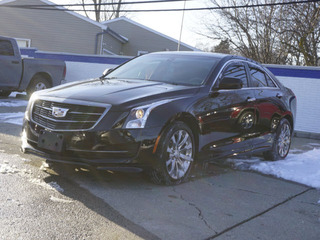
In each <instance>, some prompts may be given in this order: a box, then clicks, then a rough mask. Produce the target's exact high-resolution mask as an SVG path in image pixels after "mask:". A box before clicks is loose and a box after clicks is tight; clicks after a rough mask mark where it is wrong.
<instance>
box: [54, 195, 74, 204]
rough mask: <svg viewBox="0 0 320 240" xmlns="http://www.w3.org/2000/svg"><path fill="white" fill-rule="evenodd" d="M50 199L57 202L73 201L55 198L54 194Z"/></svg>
mask: <svg viewBox="0 0 320 240" xmlns="http://www.w3.org/2000/svg"><path fill="white" fill-rule="evenodd" d="M50 200H51V201H53V202H59V203H73V202H74V201H71V200H66V199H62V198H57V197H54V196H51V197H50Z"/></svg>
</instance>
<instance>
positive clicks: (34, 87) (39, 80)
mask: <svg viewBox="0 0 320 240" xmlns="http://www.w3.org/2000/svg"><path fill="white" fill-rule="evenodd" d="M50 87H52V86H51V84H50V83H49V81H48V80H47V79H45V78H44V77H41V76H38V77H35V78H34V79H33V80H32V82H31V83H30V85H29V86H28V88H27V94H28V96H31V94H32V93H33V92H36V91H39V90H43V89H47V88H50Z"/></svg>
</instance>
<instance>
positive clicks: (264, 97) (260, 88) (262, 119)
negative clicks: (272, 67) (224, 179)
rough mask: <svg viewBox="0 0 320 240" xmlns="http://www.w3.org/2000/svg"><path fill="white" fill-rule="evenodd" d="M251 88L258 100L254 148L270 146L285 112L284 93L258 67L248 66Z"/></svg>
mask: <svg viewBox="0 0 320 240" xmlns="http://www.w3.org/2000/svg"><path fill="white" fill-rule="evenodd" d="M248 67H249V73H250V74H249V75H250V82H251V86H252V88H253V89H254V94H255V98H256V103H255V104H256V111H257V122H256V125H255V128H254V132H255V134H256V136H257V138H256V139H255V140H254V142H253V143H254V148H259V147H263V146H264V145H266V146H267V145H268V144H269V143H270V141H271V139H272V132H273V131H274V130H275V128H276V126H277V123H278V122H279V119H280V117H281V115H282V114H283V112H284V111H285V105H284V103H283V102H282V97H283V93H282V91H281V89H280V88H279V87H278V86H277V84H276V83H275V82H274V81H273V80H272V78H271V77H270V76H269V75H268V74H267V73H266V72H265V71H264V70H263V68H261V67H260V66H258V65H255V64H251V63H249V64H248Z"/></svg>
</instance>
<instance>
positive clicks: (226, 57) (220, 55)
mask: <svg viewBox="0 0 320 240" xmlns="http://www.w3.org/2000/svg"><path fill="white" fill-rule="evenodd" d="M149 54H152V55H172V56H199V57H214V58H219V59H223V60H224V61H228V60H230V59H239V60H245V61H248V62H252V63H255V64H258V65H261V64H260V63H258V62H256V61H254V60H252V59H250V58H246V57H241V56H237V55H231V54H223V53H213V52H191V51H166V52H153V53H149Z"/></svg>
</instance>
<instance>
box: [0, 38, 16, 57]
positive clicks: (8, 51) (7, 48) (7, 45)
mask: <svg viewBox="0 0 320 240" xmlns="http://www.w3.org/2000/svg"><path fill="white" fill-rule="evenodd" d="M0 55H4V56H14V51H13V47H12V44H11V42H10V41H8V40H0Z"/></svg>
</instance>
